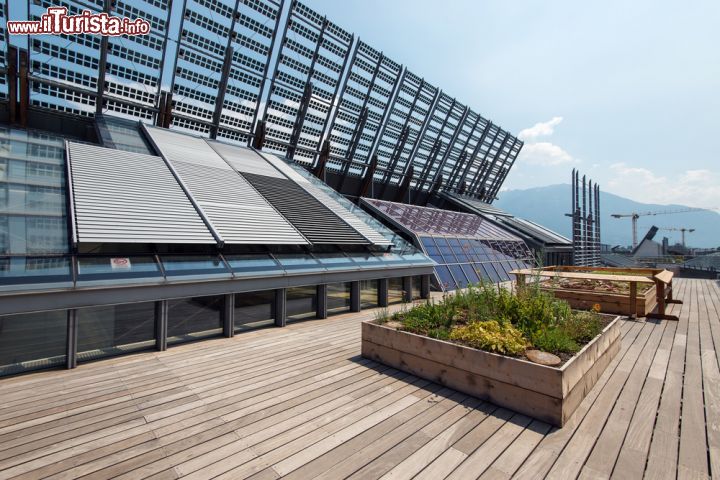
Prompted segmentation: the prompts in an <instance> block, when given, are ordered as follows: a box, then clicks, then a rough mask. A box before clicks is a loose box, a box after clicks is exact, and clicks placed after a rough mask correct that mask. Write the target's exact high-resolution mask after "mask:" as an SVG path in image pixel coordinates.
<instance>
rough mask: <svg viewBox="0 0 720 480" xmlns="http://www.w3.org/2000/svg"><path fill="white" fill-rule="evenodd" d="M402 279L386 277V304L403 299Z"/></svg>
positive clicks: (399, 301)
mask: <svg viewBox="0 0 720 480" xmlns="http://www.w3.org/2000/svg"><path fill="white" fill-rule="evenodd" d="M403 292H404V290H403V279H402V278H399V277H396V278H388V304H390V305H392V304H393V303H401V302H402V301H403Z"/></svg>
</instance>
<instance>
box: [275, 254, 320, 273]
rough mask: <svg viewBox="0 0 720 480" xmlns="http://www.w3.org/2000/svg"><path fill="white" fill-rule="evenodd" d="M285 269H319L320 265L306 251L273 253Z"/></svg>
mask: <svg viewBox="0 0 720 480" xmlns="http://www.w3.org/2000/svg"><path fill="white" fill-rule="evenodd" d="M275 258H277V260H278V262H280V265H282V266H283V268H284V269H285V270H293V271H302V270H310V271H312V270H321V269H322V266H321V265H320V262H318V261H317V260H316V259H315V258H313V256H312V255H310V254H308V253H283V254H277V255H275Z"/></svg>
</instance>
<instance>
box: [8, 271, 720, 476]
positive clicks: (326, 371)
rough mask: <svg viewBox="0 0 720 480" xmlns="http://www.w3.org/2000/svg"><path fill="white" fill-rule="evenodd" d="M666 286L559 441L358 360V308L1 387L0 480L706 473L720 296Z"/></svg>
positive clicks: (692, 284) (718, 391)
mask: <svg viewBox="0 0 720 480" xmlns="http://www.w3.org/2000/svg"><path fill="white" fill-rule="evenodd" d="M675 284H676V290H677V295H676V296H677V297H678V298H681V299H682V300H684V304H682V305H672V306H671V309H672V311H671V313H675V314H678V315H679V317H680V321H679V322H673V321H644V319H640V320H638V321H631V320H626V321H624V322H623V324H622V334H623V341H622V350H621V352H620V353H619V354H618V355H617V357H616V358H615V359H614V360H613V361H612V363H611V364H610V365H609V367H608V368H607V370H606V371H605V373H604V374H603V375H602V377H601V378H600V379H599V381H598V383H597V384H596V385H595V387H594V388H593V389H592V390H591V391H590V393H589V394H588V396H587V398H586V399H585V401H584V402H583V403H582V404H581V406H580V407H579V409H578V410H577V411H576V413H575V415H574V417H573V418H572V419H571V421H570V422H569V424H568V425H567V426H566V427H564V428H563V429H560V430H559V429H556V428H551V427H550V426H549V425H547V424H545V423H542V422H540V421H536V420H533V419H531V418H528V417H526V416H524V415H520V414H516V413H513V412H511V411H509V410H506V409H503V408H497V407H495V406H493V405H491V404H488V403H484V402H482V401H480V400H477V399H474V398H471V397H468V396H466V395H463V394H460V393H458V392H455V391H453V390H450V389H447V388H443V387H442V386H441V385H437V384H433V383H429V382H427V381H425V380H421V379H418V378H416V377H413V376H411V375H407V374H404V373H402V372H399V371H397V370H393V369H389V368H386V367H384V366H383V365H380V364H377V363H374V362H371V361H368V360H366V359H363V358H362V357H360V354H359V353H360V328H359V323H360V322H361V321H362V320H366V319H370V318H373V312H372V310H366V311H363V312H362V313H351V314H346V315H342V316H337V317H332V318H330V319H327V320H316V321H309V322H305V323H298V324H294V325H291V326H288V327H286V328H285V329H282V330H280V329H277V330H275V329H273V330H262V331H255V332H250V333H245V334H242V335H238V336H236V337H234V338H221V339H217V340H210V341H205V342H201V343H193V344H184V345H180V346H177V347H173V348H172V349H170V350H168V351H165V352H148V353H142V354H137V355H132V356H125V357H120V358H116V359H113V360H105V361H100V362H96V363H90V364H83V365H81V366H80V367H78V368H77V369H75V370H67V371H46V372H42V373H35V374H31V375H26V376H21V377H15V378H8V379H3V380H0V398H2V409H1V410H0V478H40V477H52V478H78V477H83V478H110V477H113V478H133V479H135V478H141V477H152V478H178V477H188V478H246V477H250V476H253V478H278V477H281V476H287V477H288V478H328V479H329V478H346V477H352V478H362V479H368V478H379V477H384V478H411V477H414V478H428V479H439V478H446V477H447V478H462V479H466V478H476V477H482V478H510V477H517V478H539V477H543V476H548V477H551V478H576V477H579V476H580V477H583V478H607V477H610V476H612V477H616V478H641V477H642V476H643V475H644V476H645V477H646V478H675V477H676V476H677V477H678V478H687V477H693V478H709V477H710V476H712V475H713V474H715V475H716V476H717V475H718V472H720V368H719V365H718V355H717V351H718V347H720V285H718V283H716V282H713V281H709V280H683V279H679V280H676V282H675ZM394 308H399V307H394ZM85 476H87V477H85Z"/></svg>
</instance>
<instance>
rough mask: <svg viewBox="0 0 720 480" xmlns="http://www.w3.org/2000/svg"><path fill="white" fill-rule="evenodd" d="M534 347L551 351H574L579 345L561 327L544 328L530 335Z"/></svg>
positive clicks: (578, 348)
mask: <svg viewBox="0 0 720 480" xmlns="http://www.w3.org/2000/svg"><path fill="white" fill-rule="evenodd" d="M532 344H533V345H534V346H535V348H537V349H539V350H543V351H545V352H552V353H575V352H577V351H578V350H580V346H579V345H578V344H577V342H575V340H573V339H572V338H571V337H570V335H568V333H567V332H566V331H564V330H563V329H562V328H558V327H555V328H546V329H544V330H540V331H538V332H536V333H535V334H534V335H533V336H532Z"/></svg>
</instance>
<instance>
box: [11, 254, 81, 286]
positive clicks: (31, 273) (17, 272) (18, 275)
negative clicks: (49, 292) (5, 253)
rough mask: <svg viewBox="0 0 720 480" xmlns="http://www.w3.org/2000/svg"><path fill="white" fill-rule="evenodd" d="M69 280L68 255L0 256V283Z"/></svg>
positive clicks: (66, 281)
mask: <svg viewBox="0 0 720 480" xmlns="http://www.w3.org/2000/svg"><path fill="white" fill-rule="evenodd" d="M71 282H72V274H71V271H70V257H0V285H12V284H16V285H20V284H31V283H67V284H68V285H71Z"/></svg>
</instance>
